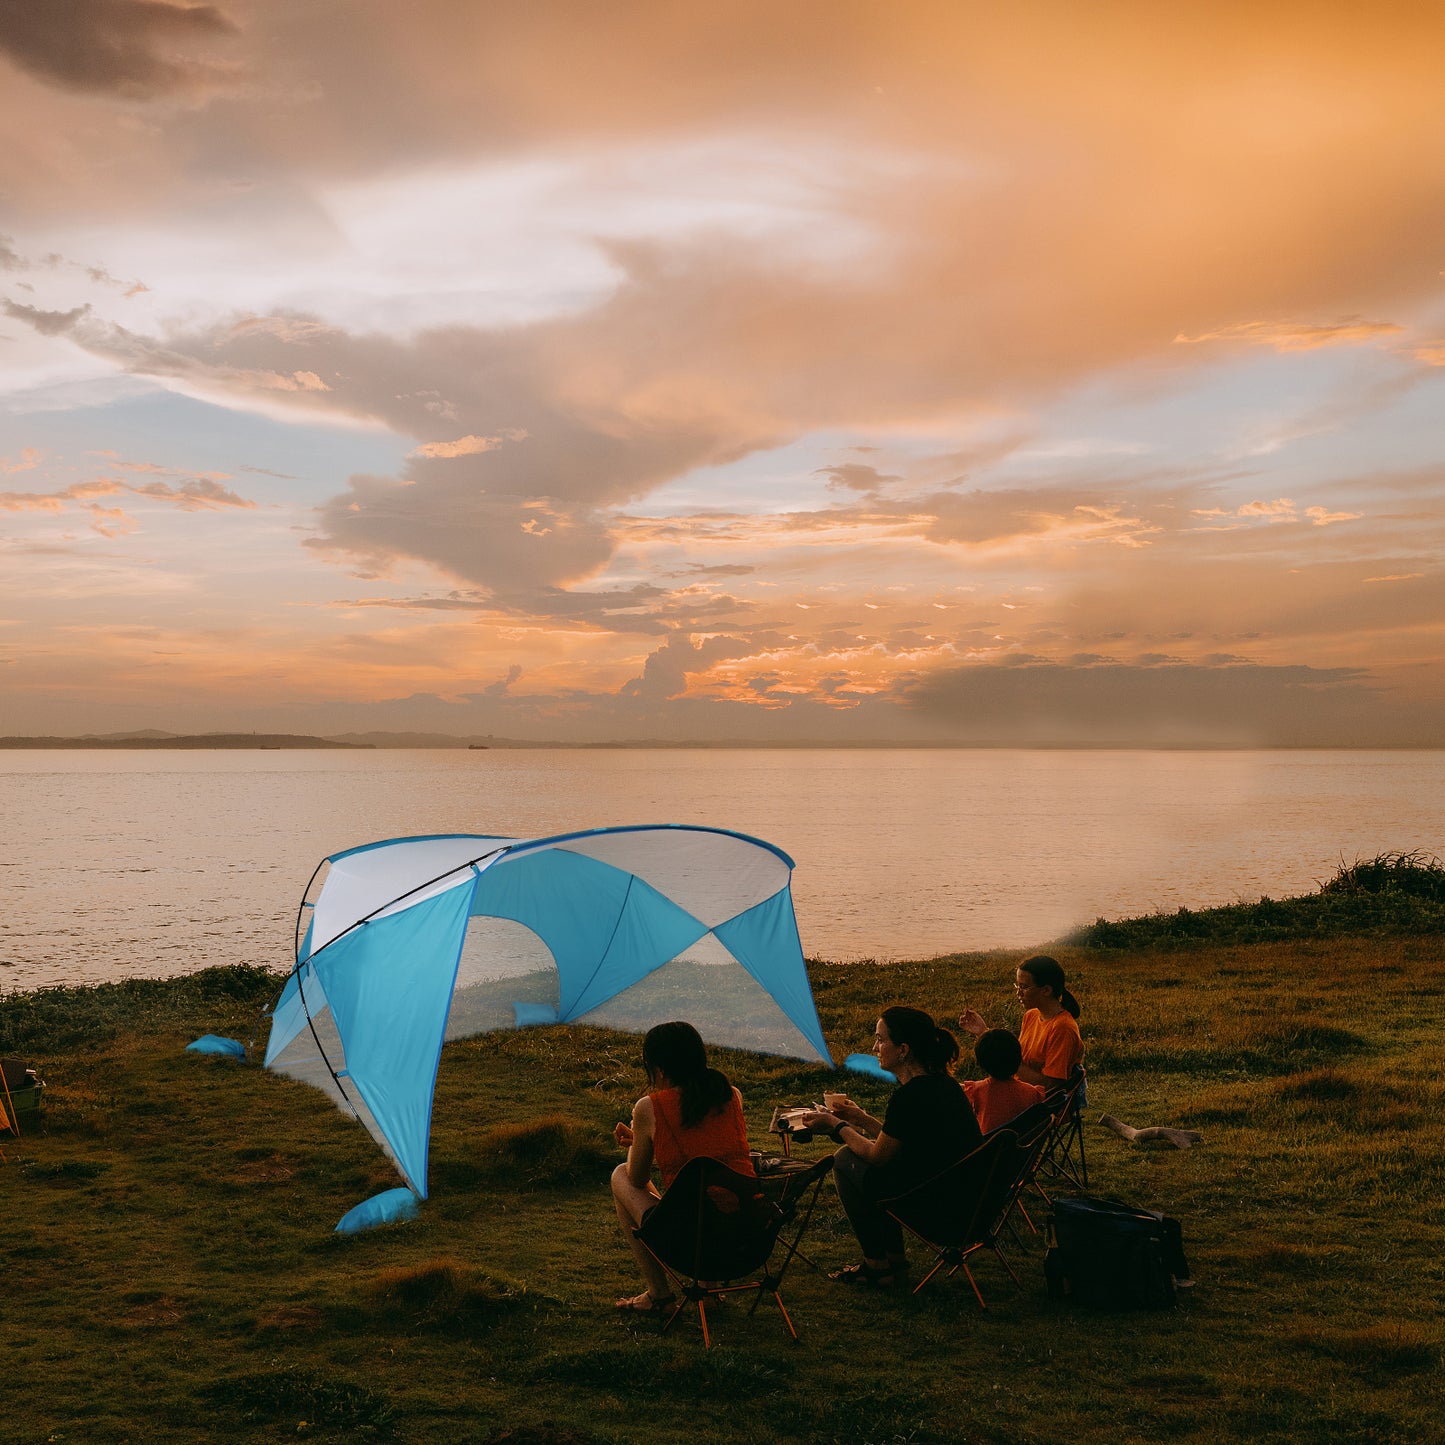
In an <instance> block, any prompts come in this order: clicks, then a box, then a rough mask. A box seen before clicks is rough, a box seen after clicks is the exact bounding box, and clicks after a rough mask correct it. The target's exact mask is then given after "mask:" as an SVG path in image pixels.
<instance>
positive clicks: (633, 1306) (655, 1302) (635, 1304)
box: [613, 1289, 677, 1315]
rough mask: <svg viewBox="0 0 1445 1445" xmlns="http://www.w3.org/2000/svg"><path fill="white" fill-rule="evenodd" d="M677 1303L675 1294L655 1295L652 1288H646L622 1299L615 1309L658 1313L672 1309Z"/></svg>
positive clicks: (637, 1312) (636, 1313) (634, 1312)
mask: <svg viewBox="0 0 1445 1445" xmlns="http://www.w3.org/2000/svg"><path fill="white" fill-rule="evenodd" d="M676 1303H677V1296H676V1295H675V1294H664V1295H655V1294H653V1292H652V1291H651V1290H650V1289H645V1290H643V1291H642V1293H641V1294H638V1295H633V1296H632V1297H631V1298H630V1299H620V1300H618V1301H617V1303H616V1305H615V1306H613V1308H614V1309H619V1310H625V1311H629V1312H630V1313H632V1314H635V1315H658V1314H661V1313H662V1312H663V1311H664V1310H670V1309H672V1307H673V1306H674V1305H675V1304H676Z"/></svg>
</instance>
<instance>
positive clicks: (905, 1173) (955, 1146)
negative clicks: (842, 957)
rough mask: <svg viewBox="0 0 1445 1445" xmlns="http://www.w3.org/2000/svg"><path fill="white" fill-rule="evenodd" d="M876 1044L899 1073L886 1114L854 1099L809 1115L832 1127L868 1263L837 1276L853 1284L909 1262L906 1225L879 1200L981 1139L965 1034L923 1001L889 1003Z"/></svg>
mask: <svg viewBox="0 0 1445 1445" xmlns="http://www.w3.org/2000/svg"><path fill="white" fill-rule="evenodd" d="M873 1052H874V1053H875V1054H877V1055H878V1062H879V1063H880V1064H882V1066H883V1067H884V1068H885V1069H887V1070H888V1072H889V1073H890V1074H892V1075H894V1077H895V1078H896V1079H897V1080H898V1085H899V1087H898V1088H897V1089H896V1090H895V1091H894V1093H893V1095H892V1097H891V1098H890V1099H889V1100H888V1108H887V1110H886V1111H885V1113H884V1116H883V1118H882V1119H875V1118H874V1117H873V1116H872V1115H871V1114H868V1113H865V1112H864V1111H863V1110H862V1109H860V1108H859V1107H858V1105H856V1104H854V1103H853V1102H852V1101H851V1100H848V1099H836V1098H835V1099H834V1100H833V1101H832V1102H833V1107H832V1108H831V1109H828V1110H814V1111H812V1112H811V1113H809V1114H807V1115H806V1116H805V1117H804V1120H803V1122H804V1125H805V1127H807V1128H811V1129H816V1130H819V1131H821V1132H824V1133H828V1134H831V1135H832V1136H833V1138H834V1139H836V1140H837V1141H838V1143H839V1144H841V1145H842V1146H843V1147H842V1148H841V1149H839V1150H838V1152H837V1154H836V1155H834V1164H833V1180H834V1182H835V1183H836V1185H837V1186H838V1199H839V1201H840V1202H841V1203H842V1205H843V1212H844V1213H845V1214H846V1215H847V1216H848V1223H849V1224H851V1225H852V1226H853V1233H854V1234H855V1235H856V1236H857V1238H858V1244H859V1246H860V1247H861V1249H862V1250H863V1262H862V1264H850V1265H848V1266H847V1268H845V1269H840V1270H835V1271H834V1272H833V1273H832V1274H831V1275H830V1276H829V1277H830V1278H831V1279H836V1280H843V1281H845V1282H847V1283H849V1284H869V1285H889V1284H892V1283H893V1282H894V1280H895V1278H896V1277H897V1276H898V1275H899V1274H901V1273H903V1272H904V1271H906V1270H907V1268H908V1257H907V1255H906V1254H905V1252H904V1248H903V1231H902V1229H901V1228H900V1227H899V1225H898V1223H897V1221H896V1220H893V1219H890V1218H889V1217H888V1215H887V1213H886V1212H885V1211H884V1210H883V1209H881V1208H880V1207H879V1205H878V1203H877V1201H878V1200H880V1199H888V1198H890V1197H891V1196H892V1195H895V1194H901V1193H902V1192H903V1191H904V1190H905V1189H910V1188H912V1186H913V1185H915V1184H921V1183H922V1182H923V1181H924V1180H925V1179H929V1178H931V1177H932V1176H933V1175H935V1174H937V1173H938V1172H939V1171H940V1170H942V1169H946V1168H947V1167H948V1166H949V1165H950V1164H953V1163H955V1162H956V1161H957V1160H959V1159H962V1158H963V1156H964V1155H965V1154H967V1153H969V1151H970V1150H972V1149H974V1148H975V1147H976V1146H977V1145H978V1144H979V1143H980V1142H981V1141H982V1138H983V1136H982V1134H981V1133H980V1132H979V1127H978V1120H977V1119H976V1118H975V1117H974V1113H973V1108H972V1106H971V1105H970V1104H969V1102H968V1096H967V1095H966V1094H965V1093H964V1092H963V1089H962V1087H961V1086H960V1085H959V1083H958V1081H957V1080H956V1079H955V1078H954V1077H953V1072H952V1071H953V1061H954V1060H955V1059H956V1058H957V1057H958V1040H957V1039H955V1038H954V1036H953V1035H952V1034H951V1033H949V1031H948V1030H947V1029H941V1028H939V1027H938V1025H937V1024H935V1023H934V1021H933V1020H932V1019H931V1018H930V1017H929V1016H928V1015H927V1014H926V1013H924V1012H923V1011H922V1009H916V1008H903V1007H901V1006H900V1007H894V1008H889V1009H884V1011H883V1016H882V1018H880V1019H879V1020H878V1022H877V1024H876V1025H875V1026H874V1029H873Z"/></svg>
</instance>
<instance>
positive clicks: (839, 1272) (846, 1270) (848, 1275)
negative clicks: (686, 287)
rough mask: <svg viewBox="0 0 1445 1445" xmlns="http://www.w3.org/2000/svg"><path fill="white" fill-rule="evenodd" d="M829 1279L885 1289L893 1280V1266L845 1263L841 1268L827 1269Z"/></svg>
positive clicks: (840, 1282)
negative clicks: (880, 1266)
mask: <svg viewBox="0 0 1445 1445" xmlns="http://www.w3.org/2000/svg"><path fill="white" fill-rule="evenodd" d="M828 1278H829V1279H836V1280H837V1281H838V1283H839V1284H863V1285H867V1286H868V1287H869V1289H887V1288H888V1286H889V1285H891V1284H892V1283H893V1282H894V1272H893V1266H892V1265H889V1266H887V1267H886V1268H884V1269H878V1268H876V1267H875V1266H873V1265H871V1264H846V1265H844V1266H843V1268H842V1269H832V1270H829V1271H828Z"/></svg>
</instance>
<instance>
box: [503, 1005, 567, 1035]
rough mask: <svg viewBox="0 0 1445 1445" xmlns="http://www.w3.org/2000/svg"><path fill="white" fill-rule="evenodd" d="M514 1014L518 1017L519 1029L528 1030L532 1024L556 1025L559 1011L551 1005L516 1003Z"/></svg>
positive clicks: (513, 1008) (513, 1006) (513, 1007)
mask: <svg viewBox="0 0 1445 1445" xmlns="http://www.w3.org/2000/svg"><path fill="white" fill-rule="evenodd" d="M512 1012H513V1013H514V1014H516V1016H517V1027H518V1028H519V1029H524V1028H527V1027H528V1026H529V1025H532V1024H555V1023H556V1022H557V1010H556V1009H554V1008H553V1007H552V1005H551V1004H549V1003H514V1004H513V1005H512Z"/></svg>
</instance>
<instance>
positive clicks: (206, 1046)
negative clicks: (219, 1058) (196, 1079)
mask: <svg viewBox="0 0 1445 1445" xmlns="http://www.w3.org/2000/svg"><path fill="white" fill-rule="evenodd" d="M186 1052H187V1053H188V1054H228V1055H230V1057H231V1058H233V1059H244V1058H245V1057H246V1046H245V1044H243V1043H242V1042H241V1041H240V1039H223V1038H221V1037H220V1036H219V1035H217V1034H202V1035H201V1037H200V1038H198V1039H197V1040H196V1041H195V1043H193V1044H187V1045H186Z"/></svg>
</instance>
